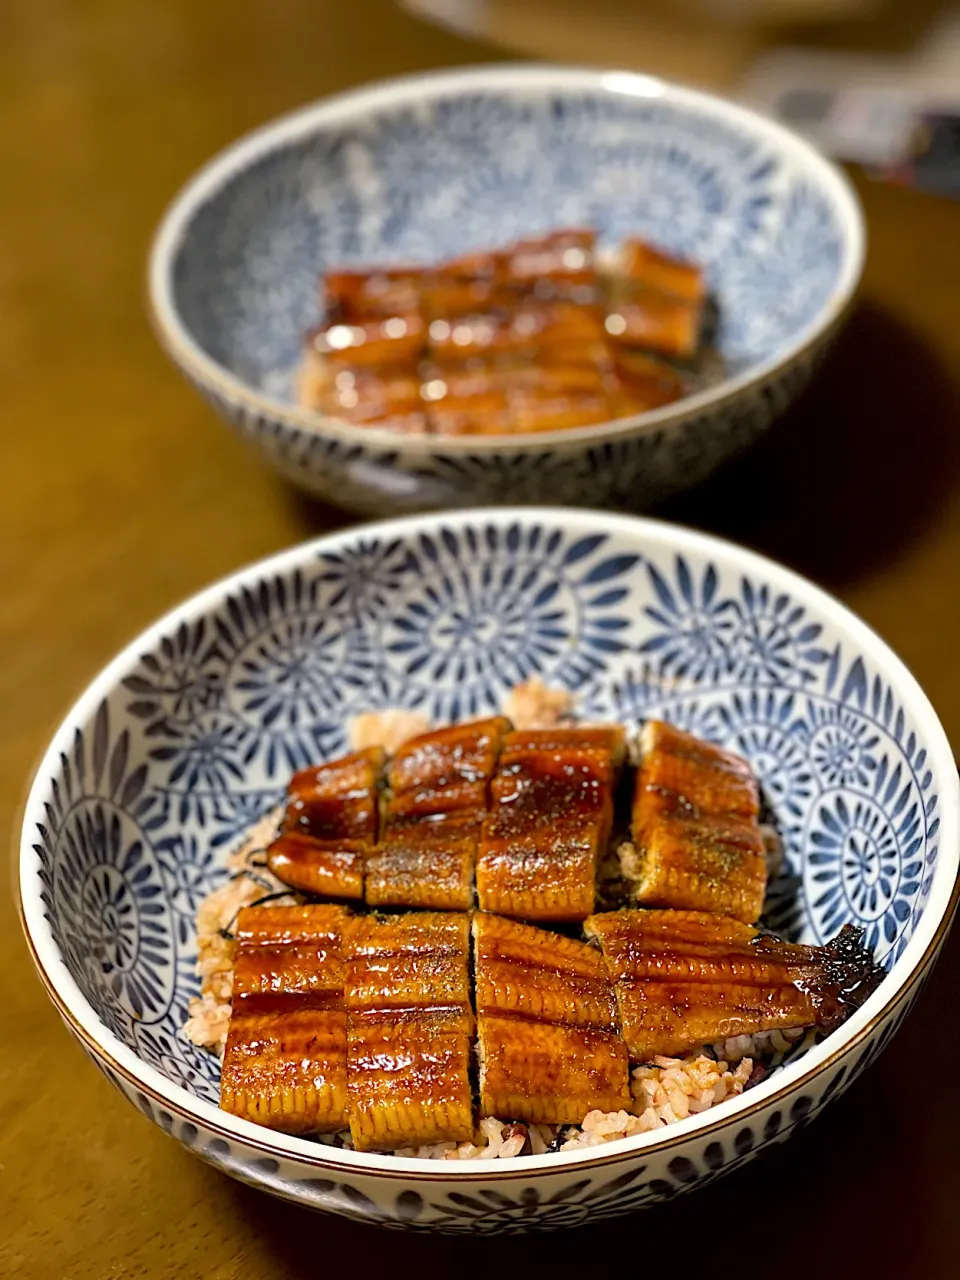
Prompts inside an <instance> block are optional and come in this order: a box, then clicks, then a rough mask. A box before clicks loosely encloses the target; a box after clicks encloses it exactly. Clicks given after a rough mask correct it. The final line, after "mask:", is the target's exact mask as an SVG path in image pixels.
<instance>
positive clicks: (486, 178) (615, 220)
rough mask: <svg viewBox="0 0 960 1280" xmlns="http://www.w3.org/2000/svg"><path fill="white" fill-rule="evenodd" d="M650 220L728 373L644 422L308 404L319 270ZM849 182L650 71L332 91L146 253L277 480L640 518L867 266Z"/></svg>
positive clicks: (730, 438)
mask: <svg viewBox="0 0 960 1280" xmlns="http://www.w3.org/2000/svg"><path fill="white" fill-rule="evenodd" d="M571 224H580V225H583V224H587V225H591V226H594V227H596V228H597V230H598V231H599V232H600V233H601V236H602V243H606V244H608V245H612V244H614V243H615V242H616V241H617V240H618V239H619V238H620V237H622V236H623V235H624V234H627V233H630V232H636V233H640V234H643V235H646V236H648V237H650V238H651V239H653V240H654V241H656V242H658V243H660V244H661V245H663V246H664V247H666V248H667V249H670V250H673V251H675V252H678V253H681V254H684V255H686V256H689V257H691V258H693V259H694V260H696V261H698V262H701V263H703V264H704V265H705V267H706V269H707V272H708V277H709V281H710V285H711V288H712V290H713V291H714V293H715V295H716V296H717V298H718V301H719V306H720V315H721V322H720V330H719V347H720V350H721V351H722V354H723V356H724V358H725V361H726V366H727V370H728V376H727V377H726V378H725V380H723V381H722V382H720V383H719V384H718V385H716V386H714V387H712V388H711V389H710V390H706V391H702V392H700V393H699V394H697V395H694V396H690V397H689V398H687V399H685V400H683V401H680V402H678V403H677V404H675V405H670V406H667V407H666V408H664V409H660V410H657V411H656V412H651V413H646V414H643V415H641V416H639V417H633V418H626V419H622V420H619V421H617V422H615V423H609V424H606V425H603V424H602V425H600V426H592V427H584V428H579V429H576V430H569V431H552V432H540V433H536V434H526V435H522V436H511V437H502V436H501V437H477V436H475V437H460V438H451V437H447V438H443V437H437V436H420V437H417V436H401V435H397V434H396V433H392V432H390V431H387V430H383V429H374V428H369V427H366V428H361V427H356V426H351V425H349V424H347V423H343V422H339V421H336V420H334V419H330V418H325V417H320V416H317V415H312V414H309V413H305V412H303V411H302V410H300V409H298V408H297V406H296V404H295V397H294V383H295V370H296V367H297V364H298V362H299V359H300V356H301V350H302V341H303V334H304V331H305V330H306V329H307V328H308V327H309V326H310V325H311V324H314V323H316V322H317V320H318V319H319V312H318V307H319V301H318V290H317V277H318V274H319V273H320V272H321V271H322V270H324V269H325V268H328V267H333V266H335V265H337V264H354V263H360V264H364V263H365V264H370V263H375V262H381V263H383V262H396V261H431V260H436V259H437V258H439V257H442V256H445V255H449V254H453V253H458V252H460V251H463V250H467V249H472V248H480V247H490V246H492V245H496V244H502V243H505V242H506V241H508V240H510V239H512V238H515V237H517V236H519V235H524V234H533V233H537V232H540V231H545V230H547V229H549V228H551V227H557V226H563V225H567V226H569V225H571ZM863 251H864V233H863V224H862V219H861V216H860V212H859V208H858V205H857V203H856V199H855V197H854V196H853V194H852V193H851V191H850V189H849V187H848V186H847V184H846V182H845V181H844V179H843V178H842V177H841V175H840V174H839V173H838V172H837V171H836V170H835V169H834V168H833V167H832V166H831V165H830V164H828V163H827V161H825V160H824V159H823V158H822V157H820V156H819V155H818V154H817V153H816V152H815V151H814V150H813V149H812V148H811V147H809V146H808V145H807V144H806V143H805V142H803V141H801V140H800V139H799V138H797V137H795V136H794V135H792V134H790V133H789V132H787V131H785V130H784V129H782V128H780V127H779V126H778V125H776V124H774V123H772V122H770V121H768V120H765V119H763V118H762V117H760V116H758V115H755V114H753V113H752V112H750V111H747V110H745V109H743V108H741V107H737V106H734V105H732V104H730V103H727V102H724V101H722V100H720V99H718V98H714V97H710V96H709V95H706V94H702V93H696V92H693V91H691V90H688V89H680V88H677V87H675V86H673V85H669V84H666V83H664V82H662V81H659V80H653V79H650V78H648V77H645V76H638V75H629V74H622V73H603V72H594V71H583V70H572V69H569V68H561V67H544V66H537V67H518V66H509V67H489V68H482V69H479V70H463V71H454V72H444V73H440V74H433V75H425V76H415V77H412V78H408V79H403V80H398V81H393V82H390V83H386V84H380V85H376V86H374V87H372V88H365V89H361V90H359V91H356V92H351V93H348V94H344V95H342V96H340V97H337V98H332V99H328V100H326V101H324V102H321V103H319V104H317V105H315V106H311V107H307V108H306V109H305V110H302V111H300V112H297V113H296V114H294V115H291V116H287V117H286V118H284V119H282V120H280V121H279V122H277V123H274V124H271V125H268V126H266V127H265V128H263V129H261V130H259V131H258V132H256V133H254V134H252V135H251V136H250V137H248V138H246V139H245V140H243V141H241V142H240V143H238V144H236V145H235V146H233V147H231V148H230V149H228V150H227V151H225V152H224V153H223V154H222V155H220V156H219V157H218V158H216V159H215V160H213V161H212V162H211V163H210V164H209V165H208V166H207V167H206V168H205V169H203V170H202V171H201V172H200V173H199V174H198V175H197V176H196V177H195V178H194V179H193V180H192V181H191V182H190V183H189V184H188V185H187V187H186V188H185V189H184V191H183V192H182V193H181V194H180V195H179V196H178V197H177V199H176V200H175V201H174V203H173V205H172V207H171V208H170V210H169V211H168V212H167V214H166V216H165V218H164V221H163V223H162V225H161V227H160V230H159V232H158V235H157V238H156V241H155V243H154V246H153V251H152V256H151V262H150V281H149V283H150V300H151V309H152V315H153V320H154V324H155V328H156V331H157V333H158V335H159V337H160V340H161V342H162V343H163V344H164V346H165V347H166V349H167V350H168V352H169V353H170V355H171V356H172V357H173V359H174V360H175V361H176V363H177V364H178V365H179V366H180V368H181V369H182V370H183V372H184V373H185V374H186V375H187V377H188V378H189V379H190V380H191V381H192V382H193V383H194V384H195V385H196V386H197V387H198V388H199V390H200V391H201V392H202V393H203V394H204V395H205V396H206V397H207V399H208V400H210V401H211V402H212V403H213V404H214V405H215V406H216V407H217V408H218V409H219V410H220V411H221V412H222V413H223V414H224V416H225V417H226V418H227V419H228V420H229V421H230V422H231V423H233V424H234V425H235V426H236V427H237V429H238V430H239V431H240V432H241V433H242V434H243V435H244V436H245V437H247V438H248V439H249V440H250V441H251V442H252V443H253V444H255V445H256V446H257V447H258V448H259V449H260V451H261V452H262V453H263V455H264V457H265V458H267V459H268V461H269V462H270V463H271V464H272V465H273V466H275V467H276V468H277V469H278V470H279V471H280V472H282V473H283V474H284V475H285V476H287V477H288V478H289V479H291V480H293V481H294V482H295V483H297V484H299V485H301V486H302V487H304V488H306V489H309V490H312V491H313V492H315V493H317V494H319V495H321V496H323V497H326V498H331V499H333V500H335V501H337V502H338V503H340V504H342V505H346V506H352V507H355V508H357V509H360V510H367V511H377V512H380V513H384V514H386V513H390V512H394V513H400V512H403V511H411V510H421V509H425V508H429V507H437V506H464V505H473V504H476V503H494V504H498V505H499V504H515V503H527V502H558V501H559V502H564V503H567V504H570V505H592V506H624V507H628V508H630V509H635V510H638V509H642V508H643V507H644V506H647V505H649V504H650V503H652V502H654V501H656V500H658V499H659V498H662V497H664V496H665V495H666V494H668V493H670V492H672V491H674V490H677V489H679V488H682V487H684V486H686V485H689V484H693V483H695V482H696V481H698V480H700V479H702V478H703V477H704V476H706V475H707V474H708V473H709V472H710V471H711V470H713V468H715V467H716V466H717V465H718V464H719V463H720V462H721V461H722V460H723V459H725V458H727V457H729V456H730V455H731V454H733V453H735V452H736V451H738V450H740V449H742V448H743V447H744V446H745V445H747V444H748V443H749V442H750V441H752V440H753V439H755V438H756V437H757V436H758V435H759V434H760V433H761V432H762V431H763V430H765V428H766V427H767V426H768V425H769V423H770V422H771V421H772V419H773V418H774V417H775V416H776V415H777V414H779V413H780V412H781V411H782V409H783V408H784V407H785V406H786V405H787V403H788V402H789V401H790V400H791V399H792V398H793V396H794V395H795V394H796V392H797V391H798V390H799V389H800V387H801V386H802V385H803V384H804V383H805V381H806V380H807V378H808V377H809V376H810V373H811V370H812V368H813V365H814V362H815V359H816V357H817V355H818V354H819V353H820V351H821V350H822V349H823V346H824V344H825V341H826V340H827V339H828V338H829V336H830V335H831V334H832V333H833V331H834V330H835V329H836V327H837V323H838V321H839V320H840V318H841V317H842V315H843V313H844V311H845V309H846V306H847V303H848V302H849V300H850V297H851V295H852V293H853V290H854V288H855V286H856V284H857V281H858V279H859V276H860V270H861V265H862V260H863Z"/></svg>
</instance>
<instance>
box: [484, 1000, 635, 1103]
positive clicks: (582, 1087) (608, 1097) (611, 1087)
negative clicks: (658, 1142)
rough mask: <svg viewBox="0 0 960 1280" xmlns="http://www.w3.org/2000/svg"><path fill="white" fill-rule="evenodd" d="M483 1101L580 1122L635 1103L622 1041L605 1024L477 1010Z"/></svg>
mask: <svg viewBox="0 0 960 1280" xmlns="http://www.w3.org/2000/svg"><path fill="white" fill-rule="evenodd" d="M477 1046H478V1055H479V1060H480V1079H481V1086H480V1109H481V1111H482V1112H483V1114H484V1115H490V1116H510V1117H512V1118H514V1119H516V1120H522V1121H526V1122H527V1123H530V1124H579V1123H580V1121H581V1120H582V1119H583V1117H584V1116H585V1115H586V1114H587V1112H588V1111H592V1110H599V1111H620V1110H625V1109H626V1108H627V1107H628V1106H629V1105H630V1090H629V1088H628V1072H627V1057H626V1051H625V1048H624V1045H623V1042H622V1041H620V1040H618V1039H617V1037H616V1036H614V1035H611V1034H610V1032H608V1031H598V1030H596V1028H593V1027H571V1026H563V1025H562V1024H559V1023H552V1022H526V1021H524V1020H523V1019H522V1018H508V1017H504V1016H503V1015H501V1014H496V1013H481V1014H479V1015H478V1037H477Z"/></svg>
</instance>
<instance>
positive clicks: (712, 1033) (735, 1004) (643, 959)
mask: <svg viewBox="0 0 960 1280" xmlns="http://www.w3.org/2000/svg"><path fill="white" fill-rule="evenodd" d="M585 928H586V931H587V934H588V936H589V937H592V938H594V939H596V940H597V941H598V942H599V943H600V946H601V948H602V950H603V955H604V958H605V960H606V961H607V965H608V971H609V975H610V979H611V981H612V982H613V983H614V984H615V989H616V994H617V1002H618V1005H619V1009H620V1019H621V1028H622V1034H623V1039H624V1041H625V1043H626V1045H627V1048H628V1049H629V1052H630V1057H631V1059H633V1060H634V1061H638V1062H646V1061H649V1060H651V1059H652V1058H653V1057H654V1056H656V1055H657V1054H665V1055H667V1056H674V1055H677V1054H681V1053H684V1052H686V1051H687V1050H690V1049H695V1048H697V1047H698V1046H700V1045H702V1044H711V1043H713V1042H714V1041H717V1040H722V1039H726V1038H728V1037H730V1036H737V1035H750V1034H753V1033H755V1032H758V1031H770V1030H774V1029H775V1028H781V1029H783V1028H788V1027H803V1026H809V1025H811V1024H813V1023H815V1022H816V1021H817V1015H818V1003H817V1000H816V999H815V998H814V996H813V995H812V994H811V992H810V991H809V990H808V989H807V984H810V983H812V982H813V981H814V980H815V979H816V978H817V977H818V975H819V974H821V973H822V972H823V969H824V954H823V952H822V950H820V949H818V948H814V947H803V946H798V945H795V944H792V943H788V942H780V941H774V940H768V939H762V938H760V935H759V934H758V932H757V930H756V929H754V928H751V927H750V926H749V925H745V924H743V923H742V922H740V921H738V920H733V919H729V918H725V917H723V916H718V915H713V914H709V913H706V912H693V911H614V912H608V913H605V914H603V915H596V916H591V917H590V919H589V920H587V921H586V925H585Z"/></svg>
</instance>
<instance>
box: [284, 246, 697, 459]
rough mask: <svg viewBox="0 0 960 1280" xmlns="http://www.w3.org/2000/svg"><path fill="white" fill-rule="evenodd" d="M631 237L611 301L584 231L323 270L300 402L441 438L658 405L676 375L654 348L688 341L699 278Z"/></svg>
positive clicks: (671, 349)
mask: <svg viewBox="0 0 960 1280" xmlns="http://www.w3.org/2000/svg"><path fill="white" fill-rule="evenodd" d="M643 248H644V246H643V245H642V242H640V241H630V242H628V243H627V247H626V251H625V256H624V263H625V265H626V268H627V270H625V271H624V272H622V273H621V277H620V279H619V283H618V287H617V291H616V297H615V299H614V301H613V303H612V304H611V303H610V301H609V299H608V297H607V294H608V292H609V291H608V288H607V283H606V281H604V280H602V279H601V276H600V274H599V272H598V270H597V263H596V235H595V233H594V232H592V231H590V230H587V229H581V228H568V229H561V230H559V231H555V232H550V233H548V234H546V235H542V236H535V237H531V238H529V239H526V240H522V241H518V242H516V243H515V244H513V245H509V246H506V247H505V248H503V249H496V250H491V251H489V252H480V253H470V254H464V255H462V256H461V257H460V258H457V259H454V260H451V261H448V262H444V263H440V264H439V265H437V266H434V267H424V268H417V267H402V266H400V267H397V268H389V269H384V268H379V267H376V268H373V269H372V270H371V271H369V272H368V273H363V272H359V271H337V272H332V273H331V274H330V275H328V276H327V278H326V280H325V282H324V286H323V300H324V306H325V311H326V320H325V322H324V324H323V325H322V326H321V327H320V328H319V329H317V330H315V331H314V332H312V333H311V334H310V335H308V357H309V361H310V367H309V369H307V370H306V372H305V375H304V378H303V382H302V390H303V395H304V403H305V404H306V405H307V407H309V408H313V409H319V410H320V411H321V412H324V413H328V414H332V415H335V416H338V417H342V418H346V419H347V420H348V421H350V422H353V423H355V424H356V425H371V426H376V425H389V426H395V427H396V429H397V430H399V431H417V432H433V433H436V434H446V435H491V434H496V435H500V434H510V433H517V432H530V431H552V430H559V429H563V428H566V427H576V426H583V425H587V424H589V423H597V422H604V421H609V420H611V419H614V418H618V417H624V416H628V415H631V414H637V413H643V412H645V411H646V410H648V409H652V408H657V407H659V406H661V405H664V404H669V403H670V402H672V401H673V400H677V399H679V398H680V397H681V396H682V395H684V394H685V392H686V381H685V378H684V376H683V375H682V374H681V373H679V372H678V371H677V370H676V369H674V368H672V367H671V366H670V365H669V364H667V363H666V362H664V361H663V360H659V359H658V358H657V357H656V356H655V355H654V354H653V353H654V352H662V353H665V354H666V355H668V356H680V357H687V356H690V355H692V354H693V353H694V352H695V351H696V349H697V347H698V344H699V338H700V329H701V311H702V298H701V297H700V296H699V295H697V294H696V290H695V287H694V284H695V281H696V280H699V281H700V283H701V284H702V278H701V277H700V276H699V273H697V271H696V268H693V267H691V266H690V265H689V264H685V263H679V262H677V261H675V260H674V259H671V258H669V257H667V256H665V255H663V254H660V253H658V252H657V251H656V250H653V249H649V252H648V253H647V255H646V257H644V254H643ZM610 306H612V308H613V309H612V310H608V308H609V307H610ZM644 348H646V353H645V354H644V353H643V349H644ZM635 354H640V355H641V356H642V357H643V359H642V361H641V363H640V364H639V365H638V364H637V363H635V362H634V361H633V360H632V359H631V357H632V356H633V355H635ZM531 374H532V375H534V376H532V377H531V376H530V375H531ZM557 374H559V375H560V376H559V377H556V376H552V375H557ZM584 374H586V375H588V377H587V378H584V376H583V375H584Z"/></svg>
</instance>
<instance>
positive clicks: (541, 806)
mask: <svg viewBox="0 0 960 1280" xmlns="http://www.w3.org/2000/svg"><path fill="white" fill-rule="evenodd" d="M623 756H624V733H623V729H622V728H621V727H620V726H619V725H610V726H603V727H602V728H582V729H550V730H536V731H527V732H515V733H510V734H508V735H507V736H506V738H505V739H504V742H503V752H502V754H501V756H500V764H499V768H498V770H497V773H496V775H495V776H494V779H493V783H492V785H491V806H490V809H491V811H490V814H489V816H488V817H487V818H486V820H485V822H484V824H483V830H482V832H481V836H480V848H479V851H478V855H477V897H478V900H479V904H480V907H481V909H482V910H484V911H489V912H496V913H498V914H500V915H505V916H513V917H519V918H520V919H526V920H556V921H561V920H583V919H584V918H585V917H586V916H588V915H589V914H590V912H591V911H592V910H593V908H594V901H595V896H596V886H595V880H596V867H597V860H598V857H599V856H600V854H601V853H602V852H603V850H604V848H605V845H606V842H607V839H608V837H609V834H610V828H611V824H612V821H613V790H614V784H615V781H616V774H617V771H618V769H619V767H620V765H621V763H622V761H623Z"/></svg>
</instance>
